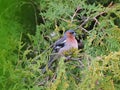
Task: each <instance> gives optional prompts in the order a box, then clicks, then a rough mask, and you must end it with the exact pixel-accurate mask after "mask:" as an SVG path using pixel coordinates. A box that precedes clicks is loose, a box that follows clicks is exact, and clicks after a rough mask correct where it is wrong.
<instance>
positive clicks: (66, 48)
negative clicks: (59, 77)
mask: <svg viewBox="0 0 120 90" xmlns="http://www.w3.org/2000/svg"><path fill="white" fill-rule="evenodd" d="M75 35H76V33H75V32H74V30H68V31H66V32H65V33H64V36H63V37H62V38H60V39H59V40H57V41H56V42H55V43H54V45H53V53H56V55H52V56H51V58H50V60H49V61H48V65H47V67H48V69H49V68H50V66H51V65H52V63H53V62H54V61H55V60H56V58H58V55H59V56H64V55H65V53H66V52H70V51H72V49H78V42H77V40H76V39H75ZM55 57H56V58H55ZM45 71H46V67H45V68H44V69H43V70H42V72H43V73H45Z"/></svg>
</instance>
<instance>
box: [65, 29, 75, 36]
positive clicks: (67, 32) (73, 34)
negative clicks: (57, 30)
mask: <svg viewBox="0 0 120 90" xmlns="http://www.w3.org/2000/svg"><path fill="white" fill-rule="evenodd" d="M75 35H76V33H75V31H74V30H68V31H66V32H65V36H67V37H75Z"/></svg>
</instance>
